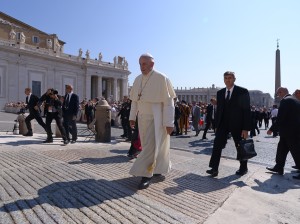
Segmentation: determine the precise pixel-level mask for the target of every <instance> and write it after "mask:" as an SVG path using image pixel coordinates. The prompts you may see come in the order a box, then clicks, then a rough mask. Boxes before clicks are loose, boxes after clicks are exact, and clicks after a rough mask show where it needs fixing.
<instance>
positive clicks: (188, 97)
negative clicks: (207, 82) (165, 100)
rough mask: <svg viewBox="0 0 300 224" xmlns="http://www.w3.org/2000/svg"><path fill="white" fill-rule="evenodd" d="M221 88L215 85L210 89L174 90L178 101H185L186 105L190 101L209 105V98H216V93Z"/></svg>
mask: <svg viewBox="0 0 300 224" xmlns="http://www.w3.org/2000/svg"><path fill="white" fill-rule="evenodd" d="M220 89H221V88H218V87H215V85H212V87H209V88H190V89H187V88H184V89H182V87H181V88H180V89H178V87H177V89H175V93H176V96H177V98H178V100H179V101H182V100H184V101H186V102H187V103H191V102H192V101H196V102H203V103H209V102H210V99H211V98H213V97H214V98H216V97H217V92H218V90H220Z"/></svg>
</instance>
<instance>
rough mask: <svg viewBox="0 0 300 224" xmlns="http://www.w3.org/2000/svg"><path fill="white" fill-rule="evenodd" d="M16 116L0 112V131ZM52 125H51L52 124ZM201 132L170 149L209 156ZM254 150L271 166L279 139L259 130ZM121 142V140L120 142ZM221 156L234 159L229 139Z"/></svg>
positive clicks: (118, 132)
mask: <svg viewBox="0 0 300 224" xmlns="http://www.w3.org/2000/svg"><path fill="white" fill-rule="evenodd" d="M16 116H17V115H16V114H11V113H3V112H0V124H1V128H0V131H2V132H8V133H12V129H13V124H14V120H15V119H16ZM34 123H35V124H34V128H35V132H36V133H45V131H44V130H43V129H42V128H41V126H39V125H38V124H37V123H36V122H34ZM52 124H53V123H52ZM77 125H78V127H79V131H78V132H79V133H80V131H81V130H82V129H83V128H85V124H80V123H78V124H77ZM52 129H53V130H55V126H54V125H53V128H52ZM121 134H122V129H121V128H116V127H112V129H111V136H112V139H117V138H118V137H119V136H120V135H121ZM202 134H203V131H201V132H200V134H199V136H198V137H195V136H194V135H195V132H194V131H188V134H187V135H181V136H172V137H171V148H173V149H174V150H181V151H185V150H187V151H188V152H192V153H194V154H204V155H211V152H212V145H213V139H214V134H213V133H212V131H208V133H207V138H208V139H207V140H202V139H201V138H202ZM253 139H254V142H255V147H256V148H255V149H256V151H257V153H258V156H257V157H255V158H253V159H252V160H251V162H253V163H258V164H261V165H264V166H272V165H274V163H275V156H276V148H277V143H278V140H279V138H273V137H272V136H268V135H267V133H266V130H265V129H260V134H259V135H257V136H255V137H254V138H253ZM119 140H120V139H119ZM120 141H121V140H120ZM222 156H223V157H224V158H230V159H235V158H236V150H235V147H234V142H233V140H232V138H231V139H229V140H228V144H227V146H226V148H225V149H224V150H223V153H222ZM292 165H294V162H293V159H292V157H291V156H290V154H289V155H288V158H287V161H286V168H287V169H290V167H291V166H292Z"/></svg>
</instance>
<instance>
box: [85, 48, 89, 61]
mask: <svg viewBox="0 0 300 224" xmlns="http://www.w3.org/2000/svg"><path fill="white" fill-rule="evenodd" d="M85 57H86V59H90V51H89V50H86V52H85Z"/></svg>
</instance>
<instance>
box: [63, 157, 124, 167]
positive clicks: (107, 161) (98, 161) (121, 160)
mask: <svg viewBox="0 0 300 224" xmlns="http://www.w3.org/2000/svg"><path fill="white" fill-rule="evenodd" d="M82 163H89V164H94V165H96V164H112V163H128V158H127V157H126V156H123V155H118V156H111V157H105V158H82V159H80V160H78V161H72V162H69V164H71V165H72V164H73V165H74V164H82Z"/></svg>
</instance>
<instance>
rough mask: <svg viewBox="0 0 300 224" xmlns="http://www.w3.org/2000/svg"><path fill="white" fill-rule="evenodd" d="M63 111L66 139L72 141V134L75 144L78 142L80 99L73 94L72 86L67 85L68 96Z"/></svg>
mask: <svg viewBox="0 0 300 224" xmlns="http://www.w3.org/2000/svg"><path fill="white" fill-rule="evenodd" d="M62 109H63V120H64V121H63V123H64V127H65V131H66V138H67V140H68V141H70V135H69V133H70V134H71V136H72V139H71V143H72V144H73V143H75V142H76V141H77V126H76V118H77V114H78V110H79V97H78V95H76V94H75V93H73V86H72V85H66V95H65V100H64V102H63V108H62Z"/></svg>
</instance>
